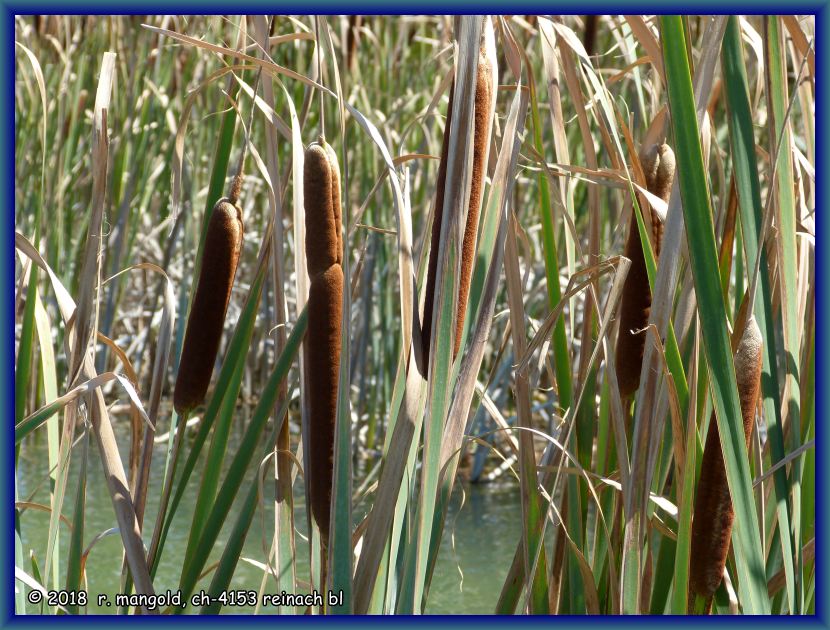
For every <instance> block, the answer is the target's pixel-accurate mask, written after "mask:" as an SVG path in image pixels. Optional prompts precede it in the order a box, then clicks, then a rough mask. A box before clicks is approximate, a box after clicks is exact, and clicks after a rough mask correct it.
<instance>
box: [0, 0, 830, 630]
mask: <svg viewBox="0 0 830 630" xmlns="http://www.w3.org/2000/svg"><path fill="white" fill-rule="evenodd" d="M312 4H314V6H315V7H316V9H317V12H318V13H321V14H334V13H363V14H384V15H385V14H388V15H407V14H418V13H432V12H435V13H459V14H467V13H483V12H491V13H498V12H499V9H500V8H503V7H504V4H503V3H501V2H497V1H496V2H494V1H493V0H488V1H486V2H478V3H473V2H470V1H469V0H467V1H464V0H451V1H450V2H435V1H434V0H433V1H431V2H421V3H412V2H396V3H395V5H394V7H389V6H388V5H384V3H383V2H358V3H351V4H349V5H348V6H347V7H344V6H343V4H342V3H339V2H334V1H333V0H313V2H312ZM828 4H830V0H825V1H823V2H815V1H812V2H811V1H805V0H799V1H798V2H791V3H787V4H778V3H775V2H757V1H756V2H750V1H747V0H740V1H735V0H732V2H730V3H729V6H728V7H725V6H723V4H721V3H718V2H714V1H712V0H706V1H701V2H694V3H691V4H687V3H684V4H683V5H682V7H678V6H663V7H660V5H659V4H658V3H654V2H651V3H649V2H616V3H611V2H591V1H590V0H587V1H585V0H583V1H582V2H574V1H573V0H569V1H566V2H557V3H555V6H554V3H543V2H527V1H524V2H520V3H517V4H512V3H511V4H510V5H509V9H510V12H511V13H530V14H532V13H544V12H550V11H551V10H552V9H556V11H557V12H558V13H562V14H585V13H586V12H587V13H598V14H601V13H620V12H623V10H624V11H627V12H630V13H631V12H633V13H654V12H655V11H656V10H657V9H658V8H663V9H668V11H667V12H668V13H684V14H685V13H710V12H718V13H741V14H752V15H758V14H765V13H775V12H776V11H775V10H776V9H780V11H779V12H781V13H790V14H793V13H797V14H815V16H816V74H817V78H816V88H817V92H816V164H815V168H816V175H817V176H816V213H815V226H816V241H817V243H818V241H821V242H823V240H824V236H825V231H826V228H825V223H824V220H823V216H822V215H821V211H820V210H819V209H824V208H825V205H826V204H825V202H826V190H825V185H824V184H825V182H826V181H828V180H825V179H824V177H827V176H830V170H829V169H828V165H827V161H826V160H825V147H828V146H830V134H828V128H827V126H826V125H825V124H824V118H823V116H822V113H823V112H824V111H825V110H824V107H825V106H827V103H828V99H827V91H828V81H827V79H828V67H827V65H826V60H825V57H824V54H825V53H826V50H827V47H826V46H825V39H824V38H825V37H827V36H828V34H830V28H828V26H830V11H829V10H828ZM226 6H227V3H223V2H221V1H217V0H212V1H207V2H205V1H202V2H198V3H196V2H193V1H190V2H187V1H179V2H175V3H174V5H173V6H171V4H167V3H159V2H130V3H129V4H125V5H119V6H113V5H108V4H106V3H104V2H101V1H100V0H98V1H94V0H91V1H90V2H87V3H76V2H68V3H65V4H58V3H54V2H52V3H37V2H25V1H20V0H17V1H13V2H5V1H4V0H0V33H1V34H2V38H3V40H2V41H3V42H5V43H4V44H3V45H0V64H1V65H2V67H3V68H5V69H6V70H5V71H4V72H3V80H2V82H3V88H4V89H3V93H4V94H5V99H4V102H5V103H7V105H6V106H5V108H4V109H5V116H4V121H3V124H2V125H0V147H3V153H2V158H0V160H2V163H3V167H4V168H3V169H2V172H3V178H4V180H5V182H4V183H5V186H4V191H5V192H6V194H5V195H4V197H5V204H4V206H3V208H5V210H0V212H2V213H4V214H5V216H4V217H3V219H4V222H5V223H6V225H7V226H8V232H7V234H8V237H7V238H8V245H9V250H8V252H7V253H6V256H7V257H8V258H7V261H8V264H7V265H5V266H3V270H2V273H0V283H1V284H0V291H2V294H3V295H6V296H7V298H6V299H5V300H4V301H3V303H2V309H0V318H2V325H3V329H4V330H6V334H4V335H0V354H2V356H3V357H4V364H5V368H6V375H5V378H3V379H0V388H2V389H0V400H2V401H3V402H4V407H5V414H4V416H5V418H6V419H7V420H6V423H7V425H10V424H12V423H13V418H14V369H15V366H14V313H13V306H14V297H13V296H14V288H13V287H14V268H15V267H14V257H15V252H14V230H15V225H14V216H15V215H14V210H13V209H14V203H15V195H14V187H15V182H14V133H13V130H14V125H15V119H14V107H13V103H14V76H15V51H14V16H15V15H31V14H36V13H37V14H74V13H78V14H109V13H117V14H137V13H142V14H150V13H173V12H177V13H192V12H193V11H194V10H195V9H197V8H198V9H200V10H202V11H206V10H208V11H210V12H216V13H220V12H221V9H222V8H223V7H226ZM113 9H115V11H113ZM173 9H175V11H174V10H173ZM233 9H234V11H233V13H234V14H239V13H248V14H253V13H264V12H271V11H273V10H274V9H279V12H280V13H283V14H286V13H300V14H305V13H308V10H309V5H308V4H299V3H285V4H279V5H276V4H275V3H273V2H264V1H262V0H260V1H258V2H256V1H251V0H244V1H242V2H240V3H237V4H234V6H233ZM344 9H347V10H344ZM390 9H391V10H390ZM588 9H590V10H588ZM681 9H682V10H681ZM269 10H270V11H269ZM664 12H665V11H664ZM8 104H12V105H8ZM827 263H828V261H827V260H826V253H825V252H824V250H823V248H821V247H819V246H818V244H817V246H816V270H815V273H816V296H817V305H816V308H817V310H818V312H819V313H821V312H826V309H825V300H826V299H827V295H828V293H827V287H826V277H825V273H824V271H825V269H826V265H827ZM9 296H11V298H9ZM818 321H820V320H818ZM827 344H828V341H827V336H826V334H825V331H824V328H823V326H821V325H817V326H816V349H817V353H816V359H817V365H816V406H817V412H816V413H817V419H820V418H825V417H830V415H828V414H827V413H826V412H827V407H826V404H827V401H826V396H825V389H824V386H826V385H828V384H830V383H828V379H827V378H826V376H825V374H824V372H823V370H822V369H821V367H820V363H819V362H818V360H819V359H820V357H822V356H830V347H828V345H827ZM12 435H13V433H12V432H10V431H9V430H8V429H7V430H6V431H4V432H3V433H2V435H0V443H2V448H3V450H2V453H3V454H4V457H2V459H3V460H4V465H3V476H4V477H5V478H4V479H3V482H2V483H0V492H2V495H1V496H0V504H2V505H3V506H7V507H5V508H4V509H0V531H3V532H6V533H7V534H6V540H5V544H4V545H3V547H2V550H3V552H0V558H1V559H2V568H0V575H2V576H3V580H2V582H3V583H4V584H5V588H3V589H2V595H0V625H3V626H5V625H12V624H13V625H15V626H26V627H37V626H40V625H41V624H43V625H46V624H49V623H53V622H57V623H59V624H61V625H71V626H79V625H82V624H92V625H102V624H110V623H113V622H116V620H115V619H114V618H113V617H111V616H103V615H101V616H98V615H87V616H84V617H37V616H16V615H15V614H14V588H13V585H14V572H13V571H12V570H11V568H12V567H13V566H14V537H13V536H11V532H12V531H13V528H14V474H15V470H14V440H13V439H11V436H12ZM827 436H828V434H827V432H826V431H825V430H824V426H823V424H822V423H821V422H819V421H817V422H816V440H817V442H816V450H817V451H819V452H827V448H826V447H827V446H828V444H827V439H828V438H827ZM827 472H828V468H827V464H826V463H825V461H824V459H823V458H822V457H816V528H815V531H816V569H815V571H816V596H815V599H816V614H815V616H811V617H765V618H755V617H708V618H705V619H696V618H693V617H679V616H663V617H637V618H630V617H574V616H556V617H549V618H537V617H521V616H514V617H510V618H509V619H501V618H498V617H496V616H492V615H490V616H487V615H484V616H475V615H459V616H449V615H435V616H429V617H360V618H342V617H340V618H332V617H328V618H320V617H303V618H302V621H300V620H299V619H298V618H296V617H294V618H291V617H273V616H262V617H259V616H256V617H255V616H248V615H222V616H217V617H198V618H197V617H178V618H176V621H175V622H174V621H173V620H172V619H170V618H163V619H161V618H159V617H152V618H151V617H132V616H130V617H118V619H117V623H128V624H148V625H149V624H152V625H154V626H158V625H168V624H169V625H171V626H172V625H179V624H193V623H199V624H206V625H215V624H225V623H234V624H237V623H256V624H261V623H275V622H276V623H278V624H279V625H280V626H284V627H299V626H305V625H319V624H332V623H336V624H345V625H351V624H356V623H359V624H364V623H365V624H371V625H377V624H404V625H411V624H430V625H435V624H441V625H443V624H445V623H446V624H452V625H457V624H485V625H494V624H501V623H504V622H507V623H510V624H523V625H524V624H533V625H536V624H539V623H546V624H548V623H552V624H556V625H557V626H558V627H577V625H579V626H583V625H586V624H587V625H603V626H606V625H609V624H610V625H616V624H619V625H623V626H631V625H632V624H649V625H654V624H663V623H680V624H682V625H685V626H687V627H690V626H693V625H705V626H706V627H709V628H711V627H716V626H719V625H721V624H723V625H724V626H733V625H739V626H746V625H749V624H753V625H756V624H757V625H772V624H785V625H790V624H793V625H799V626H801V625H810V626H820V627H828V626H830V624H828V620H827V616H826V612H827V611H826V605H825V600H824V597H823V596H827V595H828V589H827V582H826V580H825V571H826V567H827V560H828V551H827V546H826V545H825V544H824V540H823V539H822V537H821V534H822V533H823V527H822V526H824V525H825V524H826V523H827V521H826V518H825V510H826V509H827V507H826V505H827V502H828V500H830V494H828V491H827V487H826V486H824V484H823V480H824V479H826V478H827ZM8 506H11V507H8ZM243 620H244V622H243Z"/></svg>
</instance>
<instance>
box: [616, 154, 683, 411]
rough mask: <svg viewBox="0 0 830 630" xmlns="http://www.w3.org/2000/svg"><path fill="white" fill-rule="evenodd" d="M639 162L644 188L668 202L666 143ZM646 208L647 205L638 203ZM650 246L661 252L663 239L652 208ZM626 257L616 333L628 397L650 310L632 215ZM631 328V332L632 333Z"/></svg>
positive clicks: (635, 383) (670, 166)
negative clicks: (628, 261)
mask: <svg viewBox="0 0 830 630" xmlns="http://www.w3.org/2000/svg"><path fill="white" fill-rule="evenodd" d="M640 163H641V164H642V166H643V171H644V172H645V176H646V187H647V188H648V191H649V192H650V193H653V194H655V195H657V196H658V197H660V198H661V199H662V200H663V201H668V199H669V196H670V195H671V187H672V183H673V182H674V168H675V161H674V152H673V151H672V150H671V147H669V145H667V144H663V145H656V144H655V145H652V146H651V147H650V148H649V149H648V150H646V151H643V152H642V153H641V155H640ZM641 208H642V209H643V210H644V211H645V210H646V208H647V206H641ZM650 217H651V230H652V246H653V248H654V256H655V257H657V256H659V255H660V245H661V243H662V241H663V223H662V221H661V220H660V217H659V216H658V215H657V213H656V212H654V211H653V210H651V211H650ZM625 257H626V258H629V259H630V260H631V267H630V268H629V269H628V275H627V276H626V278H625V284H624V286H623V295H622V301H621V303H620V328H619V333H618V334H617V350H616V370H617V381H618V382H619V387H620V396H621V397H623V398H627V397H629V396H631V395H632V394H633V393H634V392H635V391H637V388H638V387H639V386H640V368H641V367H642V365H643V349H644V347H645V335H644V334H643V333H642V332H640V331H642V330H643V329H644V328H645V327H646V326H647V325H648V317H649V314H650V313H651V288H650V287H649V284H648V271H647V270H646V261H645V258H644V257H643V248H642V243H641V242H640V231H639V230H638V229H637V218H636V217H635V216H634V215H633V214H632V216H631V221H630V222H629V227H628V240H627V241H626V243H625ZM632 331H634V332H632Z"/></svg>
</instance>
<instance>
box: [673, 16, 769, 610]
mask: <svg viewBox="0 0 830 630" xmlns="http://www.w3.org/2000/svg"><path fill="white" fill-rule="evenodd" d="M660 24H661V29H662V40H663V55H664V61H665V66H666V78H667V83H668V93H669V106H670V109H671V116H672V128H673V130H674V140H675V144H676V146H682V147H684V150H683V151H679V152H678V155H677V167H678V168H677V171H678V176H679V180H680V192H681V196H682V199H683V214H684V216H685V219H686V240H687V243H688V246H689V258H690V263H691V268H692V275H693V277H694V283H695V293H696V296H697V300H698V311H699V312H700V313H701V324H702V325H701V329H702V333H703V335H702V336H703V342H704V348H705V350H706V359H707V362H708V365H709V369H710V372H711V391H712V397H713V402H714V405H715V410H716V416H717V421H718V428H719V429H720V436H721V443H722V445H723V451H724V463H725V466H726V472H727V479H728V482H729V490H730V493H731V495H732V502H733V505H734V506H735V513H736V515H737V517H736V519H735V521H736V522H735V527H734V529H733V531H732V541H733V543H734V550H735V559H736V562H737V565H738V570H739V572H740V577H741V580H740V584H739V588H738V591H739V593H740V599H741V604H742V606H743V607H744V610H745V611H746V612H748V613H750V614H764V613H767V612H769V598H768V597H767V593H766V580H765V576H764V556H763V550H762V549H761V539H760V532H759V529H758V522H757V520H756V519H755V501H754V498H753V495H752V489H751V483H750V475H749V460H748V457H747V451H746V444H745V439H744V436H743V427H742V426H741V425H740V423H739V420H740V418H741V417H742V416H741V407H740V403H739V401H738V392H737V384H736V381H735V367H734V364H733V360H732V351H731V347H730V340H729V334H728V331H727V326H726V324H727V317H726V308H725V305H724V302H723V296H722V295H721V292H720V275H719V273H718V256H717V248H716V246H715V233H714V228H713V225H712V209H711V205H710V203H709V192H708V185H707V181H706V173H705V170H704V167H703V155H702V151H701V145H700V134H699V131H698V125H697V118H696V114H695V104H694V97H693V94H692V81H691V75H690V73H689V62H688V59H687V57H686V49H685V45H684V42H685V38H684V35H683V25H682V21H681V19H680V18H679V17H677V16H668V17H661V18H660Z"/></svg>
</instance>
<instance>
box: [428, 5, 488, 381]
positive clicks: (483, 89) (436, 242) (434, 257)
mask: <svg viewBox="0 0 830 630" xmlns="http://www.w3.org/2000/svg"><path fill="white" fill-rule="evenodd" d="M497 88H498V69H497V61H496V52H495V40H494V36H493V32H492V26H491V24H490V22H489V21H488V22H487V23H486V25H485V34H484V39H483V42H482V45H481V48H480V49H479V57H478V69H477V71H476V89H475V106H474V107H475V109H474V114H473V116H474V119H475V120H474V130H473V134H474V138H473V164H472V167H473V175H472V182H471V185H470V197H469V199H468V202H467V223H466V224H465V227H464V240H463V242H462V246H461V278H460V282H459V286H458V302H457V309H456V319H455V337H454V339H453V358H455V356H456V355H457V354H458V350H459V348H460V346H461V334H462V332H463V330H464V316H465V314H466V311H467V300H468V298H469V295H470V280H471V278H472V271H473V256H474V254H475V245H476V235H477V233H478V217H479V213H480V211H481V199H482V194H483V192H484V178H485V176H486V174H487V157H488V154H489V148H490V132H491V130H492V126H493V110H494V107H495V99H496V89H497ZM454 92H455V82H454V81H453V84H452V85H451V86H450V99H449V107H448V109H447V122H446V125H445V126H444V139H443V142H442V145H441V162H440V165H439V167H438V187H437V190H436V193H435V213H434V218H433V220H432V241H431V245H430V251H429V266H428V269H427V283H426V288H425V293H424V322H423V333H422V337H421V342H422V346H421V347H422V356H423V359H424V365H429V361H428V358H429V345H430V340H431V333H432V311H433V306H434V302H435V282H436V276H437V274H438V252H439V249H440V247H439V246H440V241H441V221H442V219H443V215H444V188H445V186H446V179H447V159H448V153H449V140H450V125H451V123H452V107H453V97H454Z"/></svg>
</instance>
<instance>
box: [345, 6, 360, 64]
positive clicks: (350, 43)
mask: <svg viewBox="0 0 830 630" xmlns="http://www.w3.org/2000/svg"><path fill="white" fill-rule="evenodd" d="M362 23H363V16H362V15H350V16H349V27H348V33H347V35H346V67H347V68H348V69H349V70H351V69H353V68H354V63H355V59H357V55H356V54H355V53H356V52H357V30H358V29H359V28H360V26H361V24H362Z"/></svg>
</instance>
